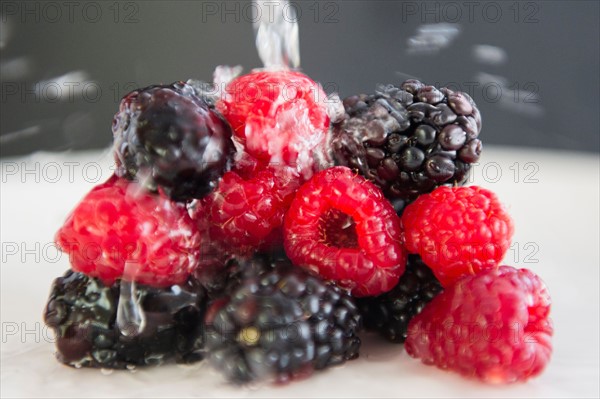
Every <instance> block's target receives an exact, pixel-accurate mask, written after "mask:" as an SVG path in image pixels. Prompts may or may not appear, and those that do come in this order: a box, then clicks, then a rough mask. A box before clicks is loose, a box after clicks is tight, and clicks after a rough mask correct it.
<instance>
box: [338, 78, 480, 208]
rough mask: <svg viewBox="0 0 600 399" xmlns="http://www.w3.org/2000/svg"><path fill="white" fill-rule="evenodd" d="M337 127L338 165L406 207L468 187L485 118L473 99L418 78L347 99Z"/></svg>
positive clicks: (399, 205)
mask: <svg viewBox="0 0 600 399" xmlns="http://www.w3.org/2000/svg"><path fill="white" fill-rule="evenodd" d="M343 103H344V108H345V110H346V117H345V119H343V120H342V121H341V122H338V123H336V124H334V134H333V142H332V146H333V153H334V159H335V161H336V164H338V165H344V166H348V167H350V168H352V169H354V170H356V171H357V172H358V173H360V174H361V175H363V176H365V177H366V178H368V179H369V180H371V181H372V182H373V183H375V184H376V185H377V186H379V187H380V188H381V189H382V190H383V192H384V194H385V196H386V197H387V198H389V199H390V200H392V201H394V202H397V207H398V211H400V212H401V210H402V208H403V206H404V203H405V202H410V201H413V200H414V199H415V198H416V197H417V196H418V195H420V194H423V193H427V192H430V191H432V190H433V189H434V188H435V187H437V186H439V185H442V184H462V183H464V182H465V181H466V178H467V173H468V172H469V169H470V164H472V163H473V162H476V161H477V160H478V159H479V155H480V153H481V141H479V139H478V138H477V137H478V135H479V132H480V131H481V116H480V114H479V111H478V110H477V107H476V106H475V104H474V102H473V100H472V99H471V97H469V95H467V94H465V93H461V92H454V91H452V90H450V89H447V88H443V89H440V90H438V89H436V88H435V87H433V86H425V85H423V84H422V83H421V82H419V81H416V80H407V81H406V82H404V83H403V84H402V85H401V86H400V88H397V87H394V86H392V85H388V86H383V87H381V88H380V90H379V91H377V92H376V93H375V94H372V95H364V94H363V95H359V96H352V97H348V98H346V99H345V100H344V102H343Z"/></svg>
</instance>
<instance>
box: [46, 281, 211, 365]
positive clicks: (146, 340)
mask: <svg viewBox="0 0 600 399" xmlns="http://www.w3.org/2000/svg"><path fill="white" fill-rule="evenodd" d="M120 286H121V285H120V284H119V283H118V282H117V283H115V284H113V285H111V286H106V285H104V284H103V283H102V282H101V281H100V280H98V279H96V278H91V277H88V276H86V275H85V274H82V273H78V272H74V271H68V272H66V273H65V274H64V276H62V277H59V278H57V279H56V280H54V283H53V285H52V290H51V293H50V297H49V299H48V303H47V305H46V309H45V312H44V320H45V322H46V324H47V325H48V326H49V327H50V328H52V329H53V330H54V332H55V334H56V347H57V350H58V352H57V358H58V360H59V361H60V362H62V363H65V364H67V365H69V366H73V367H77V368H79V367H96V368H114V369H123V368H126V367H128V366H143V365H151V364H160V363H162V362H163V361H165V360H167V359H169V358H172V357H174V358H175V359H176V360H177V361H180V362H192V361H197V360H200V359H202V357H203V346H204V335H203V326H202V319H203V316H204V308H205V294H204V290H203V289H202V287H201V286H200V285H199V284H198V283H197V282H195V281H194V280H192V279H190V280H188V281H187V282H186V283H184V284H181V285H174V286H171V287H169V288H154V287H150V286H145V285H138V286H137V287H136V294H137V296H136V299H137V301H138V303H139V304H140V307H141V312H143V315H144V324H143V328H141V330H140V331H139V334H134V333H133V330H131V329H130V328H129V327H133V326H132V325H131V326H127V325H126V328H124V329H123V330H121V329H119V328H118V325H117V319H118V306H119V300H120V295H121V288H120ZM121 300H123V299H121Z"/></svg>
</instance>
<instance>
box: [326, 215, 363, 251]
mask: <svg viewBox="0 0 600 399" xmlns="http://www.w3.org/2000/svg"><path fill="white" fill-rule="evenodd" d="M319 236H320V240H321V242H322V243H324V244H325V245H327V246H330V247H337V248H358V235H357V234H356V223H355V221H354V219H353V218H352V216H350V215H348V214H346V213H344V212H342V211H340V210H338V209H330V210H328V211H327V212H325V213H324V214H323V216H321V218H320V220H319Z"/></svg>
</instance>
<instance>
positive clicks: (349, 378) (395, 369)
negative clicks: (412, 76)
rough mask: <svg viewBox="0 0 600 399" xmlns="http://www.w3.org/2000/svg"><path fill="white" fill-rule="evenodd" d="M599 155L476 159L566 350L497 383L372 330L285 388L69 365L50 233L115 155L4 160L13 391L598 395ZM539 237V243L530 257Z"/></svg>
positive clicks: (523, 153) (494, 152) (6, 318)
mask: <svg viewBox="0 0 600 399" xmlns="http://www.w3.org/2000/svg"><path fill="white" fill-rule="evenodd" d="M599 161H600V159H599V157H598V155H591V154H578V153H568V152H564V153H560V152H545V151H529V150H523V149H517V148H498V147H493V146H492V147H490V146H488V147H486V148H485V150H484V153H483V158H482V160H481V161H480V163H479V164H478V165H476V167H475V169H474V174H473V175H474V179H473V182H472V183H473V184H478V185H482V186H484V187H487V188H489V189H491V190H493V191H495V192H496V193H497V194H498V196H499V197H500V199H501V200H502V201H503V202H504V203H505V204H506V205H507V206H508V208H509V211H510V213H511V214H512V216H513V218H514V220H515V226H516V230H515V237H514V240H513V247H512V249H511V250H510V251H509V252H508V254H507V256H506V258H505V261H504V263H506V264H510V265H514V266H517V267H526V268H529V269H532V270H533V271H534V272H536V273H538V274H539V275H540V276H541V277H542V278H543V279H544V281H545V282H546V283H547V285H548V288H549V290H550V293H551V295H552V298H553V309H552V315H551V317H552V319H553V322H554V326H555V330H556V333H555V337H554V341H553V342H554V355H553V359H552V361H551V362H550V364H549V366H548V368H547V369H546V371H545V372H544V374H542V375H541V376H540V377H539V378H536V379H533V380H531V381H530V382H528V383H525V384H516V385H512V386H507V387H495V386H486V385H483V384H480V383H478V382H474V381H469V380H465V379H463V378H462V377H460V376H458V375H455V374H453V373H449V372H444V371H441V370H438V369H436V368H434V367H428V366H425V365H423V364H421V363H420V362H419V361H417V360H414V359H411V358H409V357H408V356H407V355H406V353H405V352H404V351H403V349H402V346H398V345H388V344H386V343H382V342H381V341H379V340H378V339H376V338H374V337H371V336H368V337H367V339H366V340H365V343H364V345H363V348H362V350H361V357H360V358H359V359H358V360H356V361H352V362H349V363H347V364H346V365H345V366H343V367H339V368H334V369H332V370H329V371H326V372H323V373H317V374H315V375H314V376H313V377H311V378H309V379H306V380H303V381H298V382H295V383H292V384H290V385H288V386H285V387H273V386H263V385H261V386H258V387H252V388H238V387H235V386H232V385H228V384H226V383H225V382H224V380H223V379H222V378H221V376H220V375H218V374H217V373H216V372H214V371H213V370H211V369H210V368H209V367H207V366H206V365H205V364H204V363H199V364H196V365H193V366H186V367H182V366H177V365H168V366H162V367H158V368H148V369H142V368H138V369H136V372H135V373H133V372H131V371H115V372H113V373H112V374H110V375H104V374H102V373H101V372H100V371H99V370H87V369H82V370H75V369H71V368H68V367H66V366H63V365H60V364H59V363H58V362H57V361H56V360H55V359H54V358H53V356H52V352H53V344H52V342H51V341H52V336H51V335H49V331H48V329H47V328H45V326H44V325H43V323H42V321H41V314H42V309H43V306H44V304H45V301H46V299H47V295H48V292H49V288H50V284H51V282H52V280H53V279H54V278H55V277H57V276H59V275H61V274H62V273H63V271H64V270H65V269H66V268H67V267H68V259H67V257H66V256H60V255H58V254H57V253H56V252H55V248H54V249H53V248H52V247H51V246H50V244H51V243H52V238H53V236H54V233H55V231H56V230H57V229H58V228H59V226H60V225H61V224H62V222H63V221H64V219H65V217H66V216H67V214H68V213H69V211H70V210H71V209H72V208H73V206H74V205H75V203H76V202H77V201H79V199H81V197H82V196H83V195H84V194H85V193H86V192H87V191H88V190H89V189H90V188H91V187H93V186H94V185H95V184H98V183H99V182H100V181H102V180H105V179H106V178H108V176H109V175H110V173H112V171H111V169H110V168H111V164H112V158H111V155H110V153H108V152H105V153H100V152H85V153H70V154H63V155H57V154H36V155H32V156H30V157H25V158H18V159H3V160H2V161H1V162H0V167H1V169H2V183H1V190H0V196H1V197H0V199H1V201H0V214H1V217H0V219H1V220H2V223H1V236H2V246H3V247H2V266H1V268H0V273H1V289H0V295H1V318H2V346H1V362H2V371H1V379H0V383H1V393H2V397H48V396H51V397H79V396H81V395H85V396H86V397H107V396H118V397H173V396H177V397H186V396H191V397H251V398H252V397H340V398H347V397H381V398H385V397H529V398H534V397H536V398H546V397H598V396H599V394H600V392H598V377H599V365H598V363H599V359H598V349H599V342H598V337H599V331H598V321H599V312H600V310H599V299H600V298H599V292H600V289H599V267H598V265H599V264H600V257H599V253H598V242H599V241H600V236H599V235H600V231H599V226H598V223H599V217H600V216H599V215H600V213H599V212H600V211H599V206H598V205H599V202H600V198H599V187H598V184H599V167H598V166H599ZM23 162H25V163H26V164H25V166H24V167H23V166H21V165H22V163H23ZM51 163H54V164H56V165H58V166H59V168H62V169H60V170H61V171H62V174H61V175H60V177H59V178H58V179H52V181H53V182H51V181H50V179H45V178H44V172H43V170H44V167H45V166H47V165H50V164H51ZM73 163H74V164H73ZM36 164H37V165H39V167H38V170H39V173H38V176H37V178H38V180H37V182H36V180H35V179H36V175H35V174H32V173H31V172H29V173H24V172H23V171H27V170H34V167H35V165H36ZM86 165H87V166H89V165H97V166H98V167H99V168H100V176H99V177H96V176H95V175H93V174H90V173H91V172H90V171H93V170H94V169H95V166H94V168H88V169H89V170H88V173H87V174H86V173H85V172H84V170H85V169H84V168H85V166H86ZM15 167H16V169H15ZM68 168H71V171H72V173H71V174H68V173H67V172H68V170H69V169H68ZM69 176H71V177H72V179H70V178H69ZM530 243H532V244H534V247H533V248H537V252H536V253H535V254H534V255H531V256H526V255H530V251H531V246H530V245H529V246H528V244H530ZM36 248H37V250H36ZM516 249H519V251H516ZM534 261H537V262H534Z"/></svg>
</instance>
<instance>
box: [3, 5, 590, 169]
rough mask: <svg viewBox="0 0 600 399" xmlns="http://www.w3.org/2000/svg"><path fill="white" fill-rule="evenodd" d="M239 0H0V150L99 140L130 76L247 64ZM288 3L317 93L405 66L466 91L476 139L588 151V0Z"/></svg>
mask: <svg viewBox="0 0 600 399" xmlns="http://www.w3.org/2000/svg"><path fill="white" fill-rule="evenodd" d="M250 4H251V3H250V2H249V1H166V0H164V1H160V0H159V1H119V2H116V1H115V2H110V1H70V2H46V1H3V2H2V3H1V8H0V21H1V25H0V57H1V60H0V72H1V93H0V94H1V117H0V149H1V151H0V155H1V156H3V157H7V156H15V155H20V154H28V153H31V152H34V151H36V150H51V151H64V150H69V149H90V148H103V147H107V146H108V145H109V143H110V142H111V139H112V137H111V131H110V126H111V120H112V116H113V114H114V113H115V111H116V110H117V107H118V103H119V99H120V98H121V97H122V96H123V95H124V94H126V93H127V92H129V91H131V90H133V89H134V88H136V87H140V86H147V85H150V84H157V83H170V82H173V81H176V80H186V79H188V78H195V79H201V80H206V81H210V80H211V79H212V72H213V70H214V68H215V66H217V65H222V64H229V65H237V64H239V65H242V66H244V69H245V71H248V70H250V69H252V68H255V67H260V66H261V63H260V59H259V58H258V54H257V51H256V48H255V45H254V35H253V28H252V20H253V18H254V17H253V14H252V12H253V9H252V7H251V6H250ZM292 4H293V7H294V8H295V9H296V11H297V19H298V22H299V27H300V46H301V58H302V62H301V66H302V69H303V70H304V71H305V72H306V73H307V74H308V75H310V76H311V77H312V78H313V79H315V80H317V81H319V82H321V83H322V85H323V86H324V88H325V90H326V91H327V92H333V91H336V92H338V93H339V94H340V96H341V97H342V98H343V97H345V96H348V95H351V94H356V93H364V92H366V93H369V92H372V91H374V90H375V89H376V86H377V84H379V83H395V84H399V83H400V82H402V81H403V80H405V79H407V78H418V79H421V80H423V81H425V82H427V83H429V84H434V85H437V86H449V87H450V88H452V89H455V90H462V91H465V92H467V93H469V94H471V95H472V96H473V98H474V99H475V101H476V102H477V104H478V105H479V107H480V109H481V112H482V115H483V120H484V127H483V131H482V139H483V141H484V143H485V144H486V145H487V144H503V145H515V146H529V147H536V148H540V147H541V148H557V149H568V150H580V151H587V152H594V153H598V152H599V136H600V134H599V132H600V127H599V109H600V103H599V101H600V100H599V91H600V84H599V79H600V78H599V76H600V59H599V57H600V56H599V44H598V43H599V37H600V32H599V26H600V10H599V2H598V1H573V0H569V1H475V2H426V1H367V0H362V1H360V0H359V1H340V0H338V1H336V0H333V1H314V0H308V1H297V2H292ZM262 12H265V13H266V12H268V10H262Z"/></svg>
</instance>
